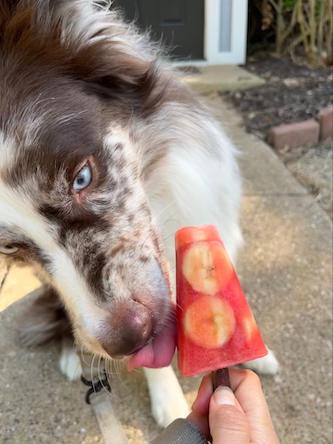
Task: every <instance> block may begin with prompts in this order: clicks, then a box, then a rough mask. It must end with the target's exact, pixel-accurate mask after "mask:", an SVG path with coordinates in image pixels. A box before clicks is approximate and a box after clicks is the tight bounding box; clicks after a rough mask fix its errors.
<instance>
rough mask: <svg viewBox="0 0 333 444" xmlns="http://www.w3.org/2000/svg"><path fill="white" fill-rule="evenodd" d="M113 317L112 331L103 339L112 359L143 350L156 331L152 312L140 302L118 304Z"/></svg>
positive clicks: (102, 341) (103, 344)
mask: <svg viewBox="0 0 333 444" xmlns="http://www.w3.org/2000/svg"><path fill="white" fill-rule="evenodd" d="M111 317H112V331H110V334H105V333H106V332H104V335H103V336H104V337H103V338H101V343H102V346H103V348H104V349H105V351H106V352H107V353H108V354H109V355H110V356H112V357H117V356H124V355H130V354H132V353H134V352H135V351H137V350H139V349H140V348H142V347H143V346H144V345H145V344H146V343H147V342H148V340H149V339H150V337H151V336H152V333H153V329H154V322H153V316H152V312H151V311H150V310H149V308H147V307H145V305H143V304H141V303H140V302H137V301H133V300H131V302H130V303H128V302H125V301H124V302H118V303H117V307H116V308H114V310H113V313H112V315H111Z"/></svg>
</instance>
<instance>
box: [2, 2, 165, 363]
mask: <svg viewBox="0 0 333 444" xmlns="http://www.w3.org/2000/svg"><path fill="white" fill-rule="evenodd" d="M124 33H126V30H124V28H123V25H121V23H118V22H117V21H115V18H114V16H113V15H109V16H106V15H105V13H104V12H103V11H99V12H98V11H95V10H93V9H90V6H89V2H87V1H82V0H80V1H78V0H73V1H67V0H66V1H60V0H58V1H48V0H45V1H44V2H43V3H41V2H38V1H37V0H22V1H9V0H0V103H1V104H0V253H2V255H5V256H6V257H8V258H12V259H13V260H20V261H24V262H29V263H33V264H34V265H36V266H37V267H39V269H40V270H41V272H42V273H43V274H44V275H45V276H47V277H48V278H49V279H50V281H51V282H52V284H53V285H54V286H55V287H56V289H57V290H58V292H59V293H60V295H61V296H62V298H63V301H64V304H65V306H66V308H67V310H68V312H69V314H70V317H71V320H72V323H73V327H74V331H75V334H76V336H77V338H78V339H79V340H80V341H81V342H82V343H83V344H84V345H85V346H86V347H87V348H88V349H90V350H91V351H93V352H97V353H100V354H105V353H107V354H108V355H111V356H119V355H127V354H131V353H133V352H135V351H137V350H138V349H140V348H141V347H143V346H144V345H145V344H146V343H147V342H149V341H150V339H151V338H152V337H153V336H154V335H157V334H158V333H159V331H160V330H161V328H162V326H163V324H164V322H165V321H166V319H167V318H168V315H169V312H170V307H171V304H170V298H169V294H170V289H169V283H168V278H167V272H166V268H165V264H164V259H163V254H162V253H161V248H160V242H159V238H158V234H157V232H156V230H155V228H154V225H153V222H152V217H151V211H150V207H149V204H148V201H147V197H146V195H145V191H144V188H143V184H142V174H143V171H142V168H141V165H140V162H141V159H140V157H139V154H138V150H137V149H136V145H135V143H136V142H135V140H134V139H135V137H134V136H133V134H131V131H130V130H129V123H128V122H129V121H130V120H131V119H132V120H135V119H136V118H137V116H139V115H141V116H142V115H144V114H145V113H147V112H149V111H147V110H149V109H153V108H154V106H155V105H156V100H157V99H156V97H157V96H158V94H157V93H156V92H155V91H154V81H155V80H154V76H155V74H154V72H153V70H152V69H151V61H149V60H148V61H147V60H146V59H144V58H143V57H141V54H140V53H139V52H137V53H136V54H135V51H134V49H133V47H131V44H132V43H133V42H132V43H131V42H129V41H126V38H124V37H123V35H124ZM133 44H134V43H133Z"/></svg>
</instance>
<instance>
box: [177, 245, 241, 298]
mask: <svg viewBox="0 0 333 444" xmlns="http://www.w3.org/2000/svg"><path fill="white" fill-rule="evenodd" d="M182 269H183V274H184V276H185V278H186V280H187V281H188V283H189V284H190V285H191V287H192V288H193V289H194V290H196V291H198V292H200V293H205V294H209V295H211V296H213V295H215V294H216V293H217V292H218V291H220V290H223V288H225V286H226V285H227V284H228V282H229V281H230V278H231V276H232V273H233V268H232V265H231V263H230V260H229V258H228V257H227V256H226V253H225V251H224V248H223V247H222V246H221V245H220V244H219V243H215V242H198V243H196V244H194V245H192V246H190V247H189V249H188V250H187V251H186V252H185V254H184V258H183V268H182Z"/></svg>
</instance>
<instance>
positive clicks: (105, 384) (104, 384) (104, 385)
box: [81, 370, 112, 404]
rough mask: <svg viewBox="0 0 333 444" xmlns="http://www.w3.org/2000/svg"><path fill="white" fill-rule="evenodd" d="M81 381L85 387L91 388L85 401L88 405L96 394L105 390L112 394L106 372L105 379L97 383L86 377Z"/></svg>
mask: <svg viewBox="0 0 333 444" xmlns="http://www.w3.org/2000/svg"><path fill="white" fill-rule="evenodd" d="M81 381H82V382H83V384H84V385H86V386H88V387H90V388H89V389H88V390H87V393H86V396H85V401H86V403H87V404H90V397H91V395H92V394H94V393H99V392H100V391H101V390H103V389H105V390H107V391H108V392H110V393H111V391H112V390H111V385H110V383H109V379H108V377H107V374H106V371H105V370H104V371H103V379H100V378H99V379H98V380H97V381H89V380H88V379H86V378H85V377H84V376H81Z"/></svg>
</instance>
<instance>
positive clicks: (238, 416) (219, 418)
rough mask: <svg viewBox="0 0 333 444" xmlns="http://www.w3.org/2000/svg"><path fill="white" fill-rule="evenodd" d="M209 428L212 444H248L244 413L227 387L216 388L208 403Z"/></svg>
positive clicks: (248, 435) (248, 433) (247, 426)
mask: <svg viewBox="0 0 333 444" xmlns="http://www.w3.org/2000/svg"><path fill="white" fill-rule="evenodd" d="M209 426H210V432H211V435H212V438H213V443H214V444H249V443H250V431H249V424H248V421H247V418H246V415H245V413H244V412H243V411H242V409H241V408H240V407H239V405H238V403H237V400H236V398H235V395H234V394H233V392H232V391H231V390H230V389H229V388H228V387H223V386H221V387H218V388H217V389H216V390H215V392H214V394H213V396H212V398H211V401H210V408H209Z"/></svg>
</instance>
